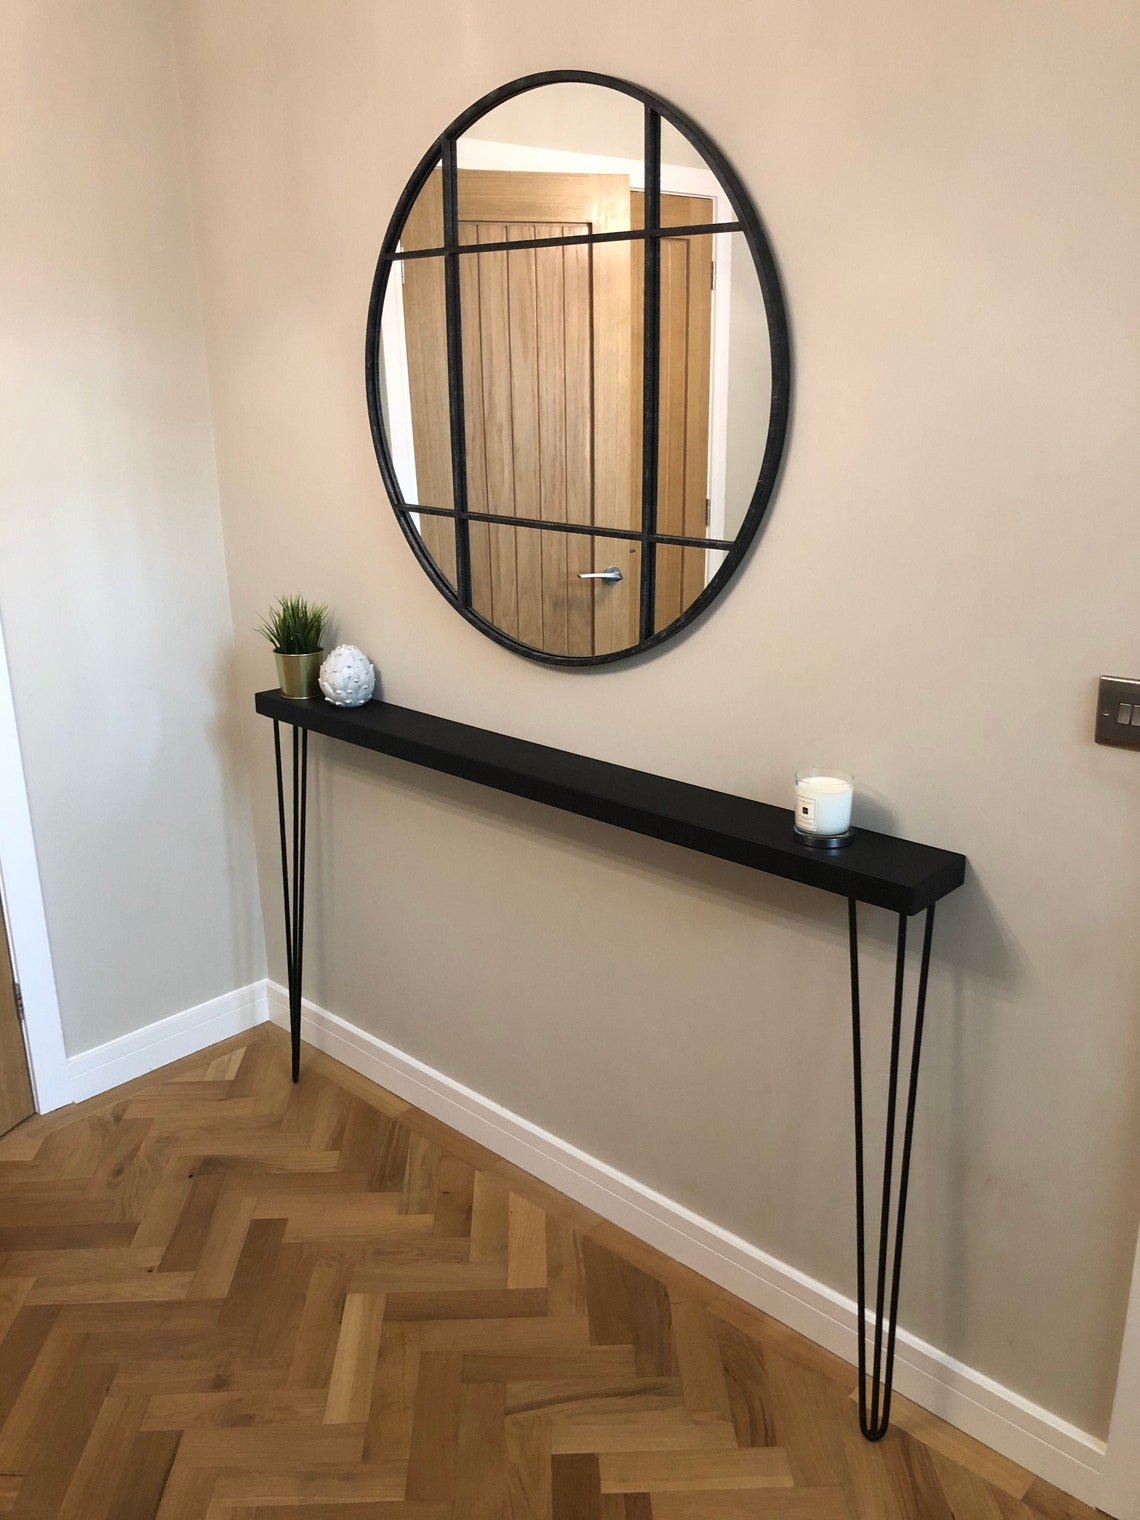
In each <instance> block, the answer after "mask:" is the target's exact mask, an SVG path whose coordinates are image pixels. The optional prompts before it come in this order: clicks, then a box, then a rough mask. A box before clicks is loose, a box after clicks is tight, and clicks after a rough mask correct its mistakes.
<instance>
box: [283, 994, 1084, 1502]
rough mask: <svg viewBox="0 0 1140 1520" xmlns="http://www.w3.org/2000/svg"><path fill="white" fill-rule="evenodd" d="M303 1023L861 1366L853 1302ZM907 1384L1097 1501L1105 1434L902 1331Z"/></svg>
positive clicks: (338, 1051) (352, 1028)
mask: <svg viewBox="0 0 1140 1520" xmlns="http://www.w3.org/2000/svg"><path fill="white" fill-rule="evenodd" d="M267 987H268V1006H269V1017H270V1018H271V1019H272V1020H273V1022H274V1023H276V1024H280V1025H281V1026H283V1027H284V1028H288V1025H289V1004H288V997H287V994H286V991H285V989H284V988H283V987H281V986H279V985H278V984H277V983H276V982H269V983H268V984H267ZM301 1030H302V1035H303V1038H304V1039H305V1040H306V1041H308V1043H309V1044H311V1045H314V1046H316V1048H317V1049H318V1050H322V1051H325V1052H326V1053H327V1054H328V1055H330V1056H334V1057H335V1058H336V1059H337V1060H338V1061H341V1062H343V1063H344V1065H346V1066H349V1067H351V1068H352V1069H353V1070H354V1071H356V1072H359V1073H360V1074H361V1075H362V1076H365V1077H369V1078H371V1080H372V1081H374V1082H377V1083H378V1084H379V1085H380V1086H381V1087H385V1088H387V1089H388V1090H389V1091H390V1092H393V1093H395V1094H396V1095H397V1096H398V1097H400V1098H403V1099H405V1100H406V1101H408V1102H410V1103H413V1104H415V1105H416V1106H417V1107H418V1108H422V1109H423V1110H424V1111H425V1112H427V1113H429V1114H431V1115H432V1116H433V1117H434V1118H436V1119H440V1120H442V1121H443V1122H444V1123H445V1124H449V1125H450V1126H451V1127H452V1128H453V1129H456V1130H459V1131H460V1133H461V1134H464V1135H466V1136H467V1137H468V1138H469V1139H472V1140H475V1141H478V1142H479V1143H480V1144H482V1145H485V1146H487V1148H488V1149H489V1150H493V1151H495V1152H496V1153H497V1154H498V1155H500V1156H502V1157H504V1158H505V1159H506V1160H507V1161H512V1162H514V1163H515V1165H516V1166H521V1167H522V1168H523V1169H524V1170H525V1171H528V1172H530V1173H531V1174H532V1175H533V1176H535V1177H538V1178H540V1179H541V1180H542V1181H543V1182H546V1183H549V1184H550V1186H551V1187H555V1188H557V1189H558V1190H559V1191H560V1192H562V1193H565V1194H567V1195H568V1196H569V1197H570V1198H573V1199H575V1200H576V1201H577V1202H578V1203H581V1204H584V1205H585V1206H586V1207H587V1208H591V1209H593V1210H594V1211H595V1213H598V1214H601V1215H602V1216H603V1217H604V1218H606V1219H608V1220H611V1221H612V1222H613V1223H614V1224H617V1225H620V1226H621V1227H622V1228H623V1229H626V1230H628V1231H629V1232H630V1233H631V1234H632V1235H636V1236H638V1238H639V1239H641V1240H644V1241H646V1242H648V1244H650V1245H652V1246H655V1247H656V1248H657V1249H658V1250H660V1251H664V1252H665V1253H666V1254H667V1255H669V1256H671V1257H673V1258H674V1260H676V1261H679V1262H682V1263H683V1264H684V1265H685V1266H687V1267H691V1268H692V1269H693V1270H694V1271H696V1272H699V1273H701V1274H702V1276H704V1277H707V1278H710V1279H711V1280H712V1281H713V1282H715V1283H718V1284H719V1285H720V1286H721V1287H723V1288H725V1289H727V1290H728V1291H729V1292H731V1293H735V1294H736V1295H737V1297H739V1298H742V1299H744V1300H745V1302H747V1303H750V1304H752V1305H754V1306H755V1307H756V1308H758V1309H762V1310H764V1312H765V1313H767V1314H770V1315H772V1316H773V1318H775V1319H778V1320H780V1321H782V1323H784V1324H786V1325H790V1326H791V1327H792V1328H793V1329H794V1330H798V1331H799V1332H800V1333H801V1334H802V1335H806V1336H807V1337H808V1338H809V1339H810V1340H813V1341H815V1342H817V1344H819V1345H821V1346H824V1347H826V1348H827V1350H829V1351H832V1352H835V1353H836V1355H838V1356H841V1357H843V1358H845V1359H846V1360H847V1361H849V1362H854V1361H855V1357H856V1347H857V1339H856V1336H857V1331H856V1322H857V1310H856V1306H855V1304H854V1302H853V1301H852V1300H851V1299H849V1298H845V1297H844V1296H843V1295H842V1294H840V1293H836V1292H835V1291H834V1289H832V1288H829V1287H827V1286H826V1285H825V1284H823V1283H820V1282H816V1281H815V1280H814V1279H813V1278H811V1277H808V1276H807V1275H806V1274H805V1273H803V1272H799V1271H797V1270H796V1269H795V1268H794V1267H789V1266H787V1265H786V1264H785V1263H783V1262H781V1261H777V1260H776V1258H775V1257H772V1256H769V1255H768V1254H767V1252H765V1251H761V1250H760V1249H759V1248H758V1247H757V1246H754V1245H751V1244H749V1242H748V1241H746V1240H742V1239H741V1238H740V1237H739V1236H737V1235H733V1234H731V1233H730V1232H729V1231H727V1230H723V1229H721V1227H720V1226H719V1225H716V1224H713V1223H712V1222H711V1221H710V1220H708V1219H703V1218H702V1217H701V1216H700V1215H699V1214H695V1213H694V1212H693V1211H692V1210H691V1209H687V1208H685V1207H683V1206H682V1205H681V1204H679V1203H674V1202H673V1201H672V1199H669V1198H666V1197H664V1196H663V1195H662V1194H661V1193H657V1192H655V1191H654V1190H653V1189H652V1188H648V1187H646V1186H644V1185H643V1184H642V1183H640V1182H638V1181H636V1180H635V1179H634V1178H632V1177H627V1176H625V1175H624V1174H623V1173H622V1172H619V1171H617V1170H616V1169H615V1168H614V1167H611V1166H608V1165H607V1164H606V1163H605V1162H604V1161H599V1160H597V1158H596V1157H594V1156H590V1155H587V1154H586V1153H585V1152H584V1151H581V1150H579V1149H578V1148H577V1147H576V1146H573V1145H570V1144H568V1143H567V1142H566V1141H565V1140H560V1139H559V1138H558V1136H557V1135H552V1134H549V1133H548V1132H547V1131H546V1130H544V1129H540V1128H539V1126H538V1125H536V1124H532V1123H531V1122H530V1121H529V1120H528V1119H523V1118H520V1117H519V1115H518V1114H514V1113H511V1112H510V1110H509V1109H506V1108H503V1107H501V1105H500V1104H498V1103H495V1102H493V1101H492V1100H491V1099H490V1098H485V1097H483V1096H481V1095H480V1094H479V1093H477V1092H473V1091H472V1090H471V1089H470V1088H468V1087H464V1086H463V1084H462V1083H461V1082H456V1081H455V1080H454V1079H453V1078H451V1077H448V1076H445V1075H444V1074H443V1073H442V1072H439V1071H435V1070H434V1069H433V1068H432V1067H430V1066H427V1065H425V1064H424V1063H423V1062H422V1061H418V1060H416V1059H415V1057H413V1056H409V1055H406V1054H405V1053H404V1052H403V1051H401V1050H397V1049H396V1048H395V1047H394V1046H392V1045H388V1044H387V1043H386V1042H385V1041H384V1040H380V1039H377V1038H376V1036H375V1035H371V1034H368V1033H367V1032H366V1031H365V1030H363V1029H360V1028H358V1027H357V1026H356V1025H354V1024H350V1023H348V1022H347V1020H345V1019H342V1018H339V1017H338V1016H337V1015H336V1014H333V1013H329V1012H328V1011H327V1010H326V1009H323V1008H319V1007H317V1005H316V1004H314V1003H310V1002H309V1001H308V1000H307V999H306V1000H305V1002H304V1005H303V1009H302V1022H301ZM895 1387H896V1388H897V1389H898V1391H899V1393H901V1394H903V1395H904V1396H905V1397H906V1398H908V1399H913V1400H914V1402H915V1403H916V1404H921V1405H922V1407H923V1408H924V1409H929V1410H930V1411H931V1412H932V1413H934V1414H937V1415H939V1416H940V1417H941V1418H942V1419H944V1420H947V1421H949V1422H950V1424H952V1425H955V1426H957V1428H958V1429H959V1430H964V1431H965V1432H966V1433H967V1434H968V1435H972V1436H974V1437H975V1438H976V1439H977V1440H979V1441H983V1442H985V1444H986V1445H987V1446H991V1447H993V1449H994V1450H995V1451H998V1452H1001V1454H1002V1455H1003V1456H1006V1457H1008V1458H1009V1459H1010V1460H1011V1461H1013V1462H1017V1463H1018V1464H1020V1465H1021V1466H1022V1467H1026V1468H1028V1469H1029V1471H1030V1472H1033V1473H1036V1474H1037V1475H1039V1476H1040V1477H1042V1478H1045V1479H1046V1480H1047V1481H1048V1482H1050V1483H1054V1484H1056V1485H1057V1487H1058V1488H1061V1489H1064V1490H1065V1492H1066V1493H1070V1494H1075V1495H1076V1497H1077V1498H1079V1499H1083V1500H1084V1501H1085V1503H1087V1504H1095V1503H1096V1501H1097V1492H1098V1488H1099V1482H1100V1468H1101V1465H1102V1462H1103V1458H1104V1450H1105V1447H1104V1442H1103V1441H1099V1440H1097V1439H1096V1438H1095V1437H1093V1436H1090V1435H1088V1434H1087V1433H1086V1432H1084V1431H1082V1430H1078V1429H1077V1428H1076V1427H1075V1426H1073V1425H1070V1424H1068V1423H1067V1422H1066V1421H1065V1420H1062V1419H1060V1418H1058V1416H1056V1415H1054V1414H1051V1413H1050V1412H1049V1410H1047V1409H1042V1408H1041V1407H1040V1406H1039V1405H1037V1404H1033V1403H1031V1402H1030V1401H1029V1400H1028V1399H1025V1398H1022V1397H1021V1395H1020V1394H1017V1393H1014V1392H1013V1391H1012V1390H1011V1389H1009V1388H1004V1387H1002V1385H1001V1384H1000V1383H997V1382H995V1381H994V1380H993V1379H992V1378H988V1377H986V1376H985V1375H984V1374H983V1373H981V1372H976V1371H975V1370H974V1369H973V1368H971V1367H966V1366H964V1365H963V1364H962V1363H961V1362H958V1361H955V1360H954V1358H953V1357H950V1356H947V1355H946V1353H945V1352H943V1351H939V1350H938V1349H937V1347H935V1346H931V1345H928V1344H927V1343H926V1342H925V1341H921V1340H919V1339H918V1338H917V1337H916V1336H913V1335H909V1334H907V1332H906V1331H905V1330H901V1329H900V1331H899V1333H898V1347H897V1351H896V1360H895Z"/></svg>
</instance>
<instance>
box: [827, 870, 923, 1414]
mask: <svg viewBox="0 0 1140 1520" xmlns="http://www.w3.org/2000/svg"><path fill="white" fill-rule="evenodd" d="M856 909H857V904H856V901H855V899H854V898H850V899H849V900H848V904H847V922H848V932H849V938H850V949H851V1042H852V1054H853V1057H854V1070H855V1241H856V1250H857V1251H858V1255H859V1260H858V1272H857V1281H858V1294H859V1428H860V1430H861V1431H862V1432H863V1434H864V1436H866V1438H867V1440H868V1441H881V1440H882V1438H883V1437H884V1436H885V1435H886V1433H887V1426H888V1425H889V1423H890V1418H891V1385H892V1382H893V1380H894V1366H895V1331H896V1329H897V1327H898V1307H899V1277H900V1275H901V1272H902V1248H903V1228H904V1226H905V1224H906V1195H907V1187H908V1185H909V1182H910V1151H911V1141H912V1140H913V1138H914V1103H915V1096H916V1094H917V1092H918V1061H919V1056H920V1054H921V1051H922V1024H923V1017H924V1015H925V1012H926V984H927V979H928V976H929V972H930V942H931V939H932V937H933V934H934V907H933V904H932V905H931V906H930V907H929V908H927V910H926V924H925V927H924V930H923V936H922V964H921V968H920V970H919V976H918V1000H917V1003H916V1005H915V1016H914V1041H913V1045H912V1048H911V1057H910V1077H909V1081H908V1084H907V1098H906V1116H905V1119H904V1121H903V1144H902V1156H901V1158H900V1162H899V1183H898V1201H897V1204H896V1206H895V1208H894V1210H893V1213H894V1218H895V1224H894V1252H893V1261H892V1262H891V1296H890V1306H889V1310H888V1314H887V1319H886V1325H887V1338H886V1346H885V1348H884V1345H883V1325H884V1319H883V1309H884V1306H885V1303H886V1288H887V1265H888V1261H890V1259H891V1249H890V1246H891V1233H892V1232H891V1215H892V1208H891V1180H892V1175H893V1172H894V1153H895V1115H896V1110H897V1106H898V1090H899V1047H900V1045H901V1043H902V1008H903V971H904V969H905V963H906V915H905V914H903V913H900V914H899V929H898V947H897V951H896V954H895V996H894V1015H893V1019H892V1023H891V1063H890V1075H889V1077H888V1080H887V1130H886V1142H885V1145H884V1150H883V1196H882V1203H881V1205H880V1213H879V1260H878V1275H877V1278H876V1283H875V1344H874V1351H873V1353H872V1367H871V1399H870V1408H869V1409H868V1407H867V1269H866V1231H865V1228H864V1219H863V1045H862V1036H861V1032H860V1014H859V934H858V924H857V921H856ZM884 1349H885V1353H886V1354H885V1356H884Z"/></svg>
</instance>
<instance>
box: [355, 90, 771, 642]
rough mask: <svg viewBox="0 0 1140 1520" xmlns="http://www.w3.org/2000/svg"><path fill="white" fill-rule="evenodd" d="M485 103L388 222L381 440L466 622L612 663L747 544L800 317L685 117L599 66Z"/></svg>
mask: <svg viewBox="0 0 1140 1520" xmlns="http://www.w3.org/2000/svg"><path fill="white" fill-rule="evenodd" d="M508 88H510V87H508ZM497 93H498V94H500V95H501V94H503V92H497ZM490 100H491V104H490V105H489V106H488V107H487V108H486V109H483V110H480V108H478V107H475V108H472V111H471V112H467V113H465V115H464V117H461V118H460V119H459V122H458V123H455V124H453V126H452V128H449V129H448V132H447V133H445V134H444V136H443V138H442V139H441V145H442V146H441V157H440V158H439V159H438V160H435V161H434V162H433V161H431V160H427V161H425V165H424V166H423V168H422V170H421V179H420V181H419V183H418V184H417V185H416V186H415V187H414V189H413V190H412V191H411V192H409V193H407V194H406V195H405V197H404V201H403V204H404V205H405V206H406V207H407V208H408V209H407V210H406V211H405V212H403V213H398V214H397V217H396V218H394V221H393V226H392V227H391V228H390V229H389V235H388V238H387V239H386V242H385V248H384V251H383V252H382V254H381V260H380V265H379V269H378V275H377V289H376V292H374V300H373V311H372V312H371V314H370V331H369V343H370V350H369V387H370V405H371V407H372V414H373V425H374V434H375V435H376V436H377V448H378V453H379V455H380V462H381V468H382V469H383V470H384V471H385V478H386V480H387V482H388V484H389V490H390V491H391V492H392V494H393V495H394V497H395V505H396V509H397V513H398V514H399V515H400V516H401V519H402V522H403V525H404V527H405V531H406V532H407V533H408V536H409V538H410V539H411V541H412V543H413V547H415V548H416V550H417V552H418V553H419V554H420V555H421V558H422V559H423V560H424V561H425V563H427V564H428V565H429V567H430V568H431V569H432V570H433V573H434V574H435V576H436V577H437V584H441V589H443V590H444V592H445V594H447V595H449V596H450V597H452V598H453V599H454V600H455V602H456V605H457V606H458V607H459V610H460V611H461V612H463V614H464V616H466V617H467V618H468V619H469V621H471V622H473V623H475V624H476V626H478V627H480V628H482V629H483V631H485V632H488V633H490V634H491V635H492V636H493V637H496V638H498V639H499V641H500V642H502V643H505V644H507V645H509V646H510V647H511V648H514V649H517V650H518V651H519V652H521V653H524V654H529V655H532V656H533V657H535V658H540V659H545V660H547V661H548V662H550V663H562V664H586V663H594V662H598V661H601V660H608V659H613V658H615V657H617V656H618V655H619V654H622V653H632V652H633V651H635V650H636V649H639V648H643V647H645V646H646V645H647V644H649V643H651V642H652V643H656V642H657V641H659V639H661V638H663V637H664V636H666V635H667V634H669V633H671V632H675V631H677V629H678V628H680V627H682V626H684V625H685V623H686V622H687V621H688V620H689V619H690V617H691V616H692V615H693V614H694V612H695V610H697V609H696V604H697V603H698V601H699V602H700V604H701V606H704V605H705V604H706V603H707V602H708V601H709V599H710V598H709V596H706V595H705V593H706V591H708V590H709V588H710V586H711V585H712V583H713V581H714V579H715V580H716V587H715V588H714V589H717V590H719V589H720V586H721V585H722V584H723V582H724V581H725V580H726V578H727V576H726V575H724V574H721V572H723V571H730V570H732V569H733V568H735V566H736V564H737V563H738V562H739V560H740V558H741V556H742V554H743V550H744V547H745V546H746V542H747V539H748V538H750V537H751V535H752V534H753V533H754V532H755V529H756V527H757V525H758V523H759V520H760V517H761V515H762V513H763V510H764V507H765V505H766V503H767V497H768V495H769V494H770V492H771V488H772V484H773V481H774V479H775V473H776V466H777V465H778V460H779V452H780V447H781V446H782V440H783V430H784V422H785V419H786V407H787V389H788V387H787V339H786V325H785V324H784V319H783V310H782V304H781V302H780V295H779V290H778V287H777V286H776V284H775V279H774V275H772V274H771V269H772V264H771V256H770V253H768V251H767V245H766V243H764V242H763V232H762V230H761V228H760V224H759V220H758V218H757V217H756V216H755V213H754V211H752V210H751V202H750V201H749V200H748V197H747V195H746V193H745V192H744V191H743V188H742V187H741V186H740V185H739V182H736V181H735V180H734V181H733V184H732V185H731V187H730V186H729V185H728V184H726V183H725V176H731V171H730V170H728V169H727V168H726V167H724V166H723V165H722V166H721V168H720V170H719V172H717V171H714V169H713V167H712V166H711V163H710V161H709V159H708V158H706V157H704V156H703V155H702V153H701V152H700V151H699V150H698V148H697V147H695V146H694V141H700V140H701V136H700V133H699V131H698V130H697V129H696V128H695V127H693V126H692V124H691V123H690V124H688V126H689V130H688V132H687V133H682V132H681V131H680V130H679V129H678V127H677V126H675V125H674V124H673V122H672V121H670V120H668V119H666V118H665V117H664V116H662V115H661V114H660V112H659V111H658V109H657V104H656V103H655V102H654V98H653V97H651V96H647V95H646V94H645V92H641V91H637V90H635V89H634V87H632V86H620V85H615V84H614V83H611V82H605V83H602V82H592V81H590V80H589V79H588V78H583V77H581V76H578V77H575V78H573V79H564V78H559V77H557V76H555V77H552V78H551V79H550V82H548V83H539V84H536V85H534V86H533V87H531V88H528V89H525V90H523V91H521V92H518V93H514V94H511V95H508V96H507V97H506V98H502V99H499V98H496V97H491V98H490ZM664 109H666V110H668V111H670V114H674V115H675V113H672V111H671V108H664ZM647 118H649V120H650V133H649V136H648V138H647V133H646V124H647ZM656 131H659V133H660V159H659V163H658V164H656V165H652V164H651V170H652V169H653V168H656V169H657V171H658V172H657V176H656V178H657V179H658V183H659V199H658V203H657V211H656V219H655V220H652V221H651V224H650V225H649V226H648V227H647V222H646V218H647V210H648V212H649V214H650V216H651V217H652V216H653V207H652V206H651V205H649V204H648V200H649V197H650V196H651V195H652V190H653V180H654V178H655V176H654V174H653V173H652V172H651V174H650V175H649V176H648V182H649V189H648V191H647V175H646V172H645V169H646V165H645V158H644V154H645V144H646V142H647V141H649V142H650V143H652V141H653V136H654V133H655V132H656ZM449 144H454V153H453V154H452V153H451V151H450V147H449ZM712 157H713V158H714V159H715V158H716V155H715V153H713V154H712ZM717 161H718V162H719V160H717ZM730 188H731V191H732V194H731V196H730V193H729V191H730ZM449 198H450V201H451V204H452V206H453V207H454V220H453V221H452V223H451V225H452V226H453V227H454V228H455V229H456V230H455V234H454V238H453V240H452V242H451V243H450V244H449V243H448V240H447V237H446V236H445V228H446V227H447V225H448V218H447V216H446V214H445V208H446V206H447V204H448V200H449ZM734 205H735V206H736V207H741V206H744V207H745V208H747V210H748V213H749V215H748V216H747V218H745V219H744V220H743V221H736V220H735V218H736V214H737V213H736V210H734ZM670 229H677V230H676V231H675V232H671V230H670ZM448 247H450V248H452V250H453V251H452V252H449V253H448V252H436V251H434V250H441V249H446V248H448ZM758 248H759V249H762V251H763V253H764V254H765V256H766V258H765V260H763V261H762V260H761V259H759V258H758V257H757V256H756V253H757V249H758ZM424 250H433V251H431V252H426V253H425V252H423V251H424ZM416 255H419V256H416ZM449 266H450V269H449ZM762 267H766V268H767V269H768V271H769V273H768V276H767V281H766V284H762V281H761V268H762ZM381 291H382V298H380V297H379V295H378V293H379V292H381ZM647 316H648V322H647ZM449 334H450V338H451V341H450V342H449ZM773 419H774V420H775V424H776V425H775V426H774V427H773V426H772V423H773ZM647 446H651V447H652V449H653V459H654V467H652V468H648V469H647V468H646V466H645V456H646V448H647ZM758 482H759V483H760V484H759V489H758ZM393 488H394V489H393ZM417 508H419V509H422V510H416V509H417Z"/></svg>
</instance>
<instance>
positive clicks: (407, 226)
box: [400, 168, 443, 251]
mask: <svg viewBox="0 0 1140 1520" xmlns="http://www.w3.org/2000/svg"><path fill="white" fill-rule="evenodd" d="M442 247H443V170H442V169H439V168H435V169H433V170H432V172H431V173H430V174H429V175H428V177H427V180H426V181H425V183H424V184H423V186H422V187H421V189H420V192H419V194H418V195H417V196H416V198H415V200H414V201H413V202H412V205H411V208H410V210H409V211H408V214H407V216H406V217H405V218H404V225H403V226H402V227H401V228H400V248H401V249H403V250H405V251H406V250H407V249H410V248H442Z"/></svg>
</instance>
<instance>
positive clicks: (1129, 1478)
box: [1097, 1236, 1140, 1520]
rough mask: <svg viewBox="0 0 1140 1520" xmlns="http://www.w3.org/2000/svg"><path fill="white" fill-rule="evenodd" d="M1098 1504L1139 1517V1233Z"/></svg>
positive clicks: (1119, 1515) (1132, 1519) (1121, 1519)
mask: <svg viewBox="0 0 1140 1520" xmlns="http://www.w3.org/2000/svg"><path fill="white" fill-rule="evenodd" d="M1097 1504H1098V1506H1099V1508H1100V1509H1102V1510H1104V1512H1105V1514H1108V1515H1112V1516H1113V1517H1114V1520H1140V1236H1138V1238H1137V1244H1136V1259H1135V1264H1134V1265H1133V1268H1132V1291H1131V1293H1130V1295H1129V1299H1128V1318H1127V1320H1126V1321H1125V1324H1124V1343H1123V1345H1122V1346H1121V1349H1120V1371H1119V1373H1118V1374H1117V1378H1116V1397H1115V1398H1114V1400H1113V1404H1112V1422H1111V1424H1110V1425H1109V1428H1108V1445H1107V1447H1106V1448H1105V1453H1104V1465H1103V1466H1102V1468H1101V1489H1100V1496H1099V1498H1098V1499H1097Z"/></svg>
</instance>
